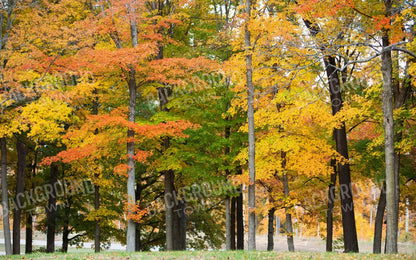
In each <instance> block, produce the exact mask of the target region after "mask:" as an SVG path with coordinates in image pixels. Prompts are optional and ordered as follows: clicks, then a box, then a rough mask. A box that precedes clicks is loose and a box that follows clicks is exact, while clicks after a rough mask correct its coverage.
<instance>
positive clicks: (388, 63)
mask: <svg viewBox="0 0 416 260" xmlns="http://www.w3.org/2000/svg"><path fill="white" fill-rule="evenodd" d="M384 3H385V7H386V16H388V17H389V16H390V13H391V7H392V1H390V0H386V1H384ZM382 42H383V50H382V54H381V72H382V75H383V126H384V152H385V164H386V208H387V234H386V252H387V253H397V230H398V219H397V218H396V213H395V210H396V198H397V196H398V194H396V180H395V171H394V169H395V165H394V162H395V160H394V157H395V151H394V121H393V82H392V79H393V78H392V74H393V69H392V64H393V63H392V58H391V50H386V49H385V48H386V47H388V46H389V45H390V41H389V36H388V31H387V30H383V36H382Z"/></svg>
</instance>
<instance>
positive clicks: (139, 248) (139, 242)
mask: <svg viewBox="0 0 416 260" xmlns="http://www.w3.org/2000/svg"><path fill="white" fill-rule="evenodd" d="M140 229H141V226H140V224H139V223H136V247H135V251H136V252H138V251H142V240H141V239H142V238H141V236H140Z"/></svg>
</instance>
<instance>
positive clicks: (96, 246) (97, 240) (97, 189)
mask: <svg viewBox="0 0 416 260" xmlns="http://www.w3.org/2000/svg"><path fill="white" fill-rule="evenodd" d="M93 94H94V95H95V96H96V97H94V101H93V105H92V114H93V115H98V98H97V89H94V91H93ZM94 134H95V135H97V134H98V129H95V131H94ZM99 178H100V175H99V174H98V173H94V210H95V211H98V210H99V209H100V185H98V182H99ZM100 236H101V227H100V219H99V218H98V219H96V220H95V227H94V251H95V253H99V252H100V250H101V239H100Z"/></svg>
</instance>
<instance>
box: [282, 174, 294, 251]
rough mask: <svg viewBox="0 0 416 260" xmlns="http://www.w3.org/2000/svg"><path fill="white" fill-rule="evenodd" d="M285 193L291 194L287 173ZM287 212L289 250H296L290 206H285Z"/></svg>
mask: <svg viewBox="0 0 416 260" xmlns="http://www.w3.org/2000/svg"><path fill="white" fill-rule="evenodd" d="M283 193H284V195H285V197H287V196H289V182H288V180H287V175H286V174H283ZM285 213H286V233H287V247H288V249H289V252H294V251H295V244H294V243H293V228H292V215H291V214H290V213H289V207H285Z"/></svg>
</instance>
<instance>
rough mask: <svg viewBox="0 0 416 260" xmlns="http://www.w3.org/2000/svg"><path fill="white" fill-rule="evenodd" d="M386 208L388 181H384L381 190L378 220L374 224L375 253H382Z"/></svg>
mask: <svg viewBox="0 0 416 260" xmlns="http://www.w3.org/2000/svg"><path fill="white" fill-rule="evenodd" d="M385 209H386V182H383V186H382V187H381V190H380V198H379V200H378V205H377V213H376V221H375V224H374V240H373V253H374V254H380V253H381V238H382V233H383V217H384V211H385Z"/></svg>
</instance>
